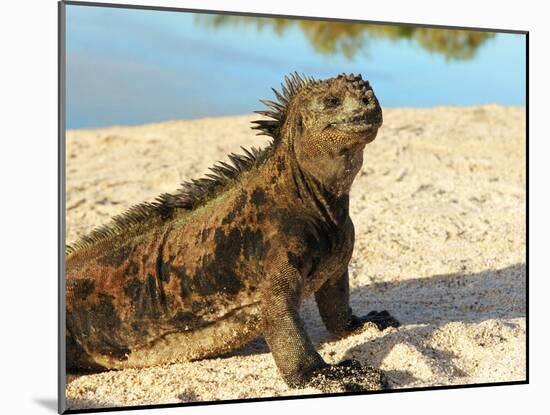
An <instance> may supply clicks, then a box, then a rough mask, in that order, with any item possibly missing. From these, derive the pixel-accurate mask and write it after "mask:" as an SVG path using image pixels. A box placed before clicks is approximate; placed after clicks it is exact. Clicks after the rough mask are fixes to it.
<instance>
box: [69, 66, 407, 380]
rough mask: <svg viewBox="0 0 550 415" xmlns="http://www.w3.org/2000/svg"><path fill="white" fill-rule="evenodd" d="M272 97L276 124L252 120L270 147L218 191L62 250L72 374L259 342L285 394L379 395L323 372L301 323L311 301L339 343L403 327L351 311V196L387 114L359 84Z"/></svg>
mask: <svg viewBox="0 0 550 415" xmlns="http://www.w3.org/2000/svg"><path fill="white" fill-rule="evenodd" d="M276 94H277V96H278V98H279V102H277V103H274V102H266V104H267V105H268V106H270V107H271V108H272V109H273V111H271V112H265V111H262V112H260V113H262V114H264V115H266V116H268V117H271V118H272V119H273V120H271V121H268V120H261V121H257V122H256V123H257V127H256V128H257V129H259V130H260V132H262V133H265V134H268V135H270V136H272V137H273V139H274V141H273V143H272V145H270V146H269V147H268V148H266V149H264V150H263V151H261V152H260V151H255V152H254V153H253V154H251V153H248V156H247V159H246V162H245V161H243V159H240V160H239V159H238V157H237V159H236V160H234V162H235V164H236V165H237V167H236V168H235V167H231V166H229V165H227V164H223V165H220V166H218V168H217V170H215V172H216V173H217V175H218V178H217V179H216V180H217V184H216V183H215V184H212V182H210V184H208V183H207V182H205V181H203V182H202V183H197V184H195V185H189V184H188V185H184V188H183V190H182V191H180V193H178V194H174V195H162V196H161V197H160V198H159V199H158V203H156V204H148V205H147V204H146V205H141V206H142V207H138V208H136V209H134V213H130V214H127V215H128V217H125V218H124V217H123V218H119V219H118V220H116V219H115V222H114V223H113V224H112V225H110V226H107V227H105V228H103V230H100V231H97V232H96V233H94V234H92V235H91V236H89V237H87V238H86V237H85V238H84V239H83V240H82V241H80V242H79V243H77V245H76V246H75V248H68V256H67V264H66V265H67V267H66V268H67V273H66V278H67V293H66V303H67V360H68V364H67V367H68V368H69V369H80V370H82V369H92V370H96V369H101V368H107V369H122V368H129V367H144V366H151V365H158V364H166V363H171V362H177V361H184V360H194V359H201V358H205V357H209V356H216V355H219V354H221V353H225V352H228V351H230V350H233V349H235V348H237V347H239V346H241V345H243V344H245V343H247V342H249V341H250V340H253V339H254V338H256V337H258V336H260V335H263V336H264V337H265V339H266V341H267V343H268V345H269V348H270V350H271V352H272V354H273V357H274V359H275V362H276V364H277V367H278V368H279V371H280V373H281V375H282V376H283V378H284V379H285V381H286V382H287V383H288V384H289V385H291V386H303V385H305V384H308V383H309V384H312V385H316V386H318V387H320V388H321V389H325V390H330V387H328V386H326V385H327V382H329V383H331V384H332V385H333V386H334V384H336V385H339V387H340V388H341V389H343V390H357V389H358V388H361V387H363V388H375V389H377V388H382V387H383V386H384V378H383V375H382V374H381V373H380V372H379V371H377V370H375V369H372V368H361V367H360V366H359V365H358V364H357V363H356V362H350V361H346V362H343V363H342V364H340V365H334V366H331V365H327V364H326V363H325V362H324V361H323V359H322V358H321V356H320V355H319V354H318V353H317V351H316V350H315V348H314V346H313V344H312V343H311V341H310V339H309V337H308V335H307V333H306V331H305V329H304V324H303V322H302V320H301V318H300V315H299V307H300V303H301V301H302V300H303V298H304V297H306V296H308V295H311V294H315V298H316V301H317V304H318V306H319V310H320V314H321V317H322V319H323V321H324V323H325V325H326V327H327V329H328V330H329V331H330V332H332V333H334V334H335V335H337V336H344V335H346V334H348V333H350V332H352V331H353V330H355V329H357V328H359V327H361V325H362V324H363V323H365V322H366V321H374V322H375V323H376V324H377V325H379V327H381V328H383V327H385V326H388V325H392V326H397V324H398V323H397V322H396V320H395V319H393V318H392V317H391V316H390V315H389V314H387V312H382V313H371V314H368V315H367V316H366V317H364V318H359V317H356V316H354V315H353V314H352V312H351V309H350V307H349V283H348V272H347V267H348V263H349V260H350V258H351V255H352V252H353V244H354V228H353V224H352V221H351V219H350V216H349V192H350V188H351V185H352V182H353V179H354V178H355V176H356V174H357V173H358V171H359V169H360V168H361V165H362V162H363V149H364V147H365V145H366V144H367V143H369V142H371V141H372V140H373V139H374V138H375V137H376V134H377V131H378V128H379V127H380V126H381V124H382V111H381V109H380V106H379V104H378V101H377V99H376V97H375V96H374V93H373V92H372V89H371V87H370V85H369V84H368V82H366V81H363V80H362V79H361V77H360V76H358V77H354V76H353V75H350V76H345V75H339V76H338V77H336V78H331V79H328V80H325V81H314V80H312V79H311V78H306V79H303V78H301V77H299V76H298V75H292V76H291V78H287V80H286V85H285V86H283V94H282V95H280V94H278V93H276ZM233 157H234V158H235V156H233ZM224 169H225V170H224ZM237 170H238V172H237ZM241 170H242V171H241ZM224 175H225V177H222V176H224ZM222 179H223V180H222ZM216 180H214V181H216ZM222 182H223V183H222ZM220 183H221V184H220ZM186 186H187V187H186ZM201 186H203V187H205V188H206V190H205V191H203V192H202V193H201V191H202V189H201ZM136 212H137V213H136ZM346 374H347V375H350V376H351V374H354V375H355V377H353V376H352V377H350V376H347V377H346ZM361 376H363V377H368V378H369V379H371V380H370V381H369V382H370V383H369V384H368V385H366V386H365V385H363V386H361V381H360V379H358V378H361ZM319 379H324V380H323V381H320V380H319ZM354 379H355V380H354ZM372 379H375V380H374V381H373V380H372ZM373 382H374V383H373ZM358 385H359V386H358Z"/></svg>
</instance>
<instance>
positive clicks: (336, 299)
mask: <svg viewBox="0 0 550 415" xmlns="http://www.w3.org/2000/svg"><path fill="white" fill-rule="evenodd" d="M315 300H316V301H317V306H318V307H319V314H321V318H322V319H323V323H324V324H325V326H326V327H327V329H328V330H329V331H330V332H331V333H333V334H334V335H336V336H338V337H344V336H346V335H348V334H349V333H351V332H353V331H355V330H357V329H360V328H361V327H362V326H363V325H364V324H365V323H368V322H372V323H374V324H375V325H376V327H378V329H379V330H384V329H385V328H386V327H398V326H399V322H398V321H397V320H396V319H395V318H394V317H393V316H391V315H390V313H388V312H387V311H386V310H384V311H380V312H378V311H371V312H370V313H368V314H367V315H366V316H363V317H357V316H356V315H354V314H353V313H352V311H351V308H350V306H349V276H348V271H347V270H346V272H344V273H343V274H342V275H341V276H340V277H339V278H336V279H329V280H327V281H326V282H325V283H324V284H323V285H322V286H321V288H320V289H319V290H318V291H317V292H316V293H315Z"/></svg>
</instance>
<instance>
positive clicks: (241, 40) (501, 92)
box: [66, 5, 526, 128]
mask: <svg viewBox="0 0 550 415" xmlns="http://www.w3.org/2000/svg"><path fill="white" fill-rule="evenodd" d="M66 16H67V25H66V27H67V38H66V39H67V68H66V70H67V128H83V127H99V126H108V125H114V124H119V125H120V124H126V125H136V124H143V123H147V122H156V121H162V120H168V119H182V118H184V119H191V118H200V117H206V116H220V115H234V114H246V113H250V112H252V111H253V110H256V109H260V108H261V107H262V105H261V104H260V103H259V102H258V99H259V98H271V97H272V92H271V89H270V88H271V87H272V86H274V87H277V86H278V85H279V84H280V82H281V80H282V78H283V77H284V75H285V74H288V73H290V72H292V71H295V70H296V71H298V72H300V73H304V74H306V75H311V76H314V77H316V78H325V77H332V76H334V75H336V74H338V73H340V72H347V73H350V72H354V73H361V74H363V76H364V77H366V78H367V79H369V80H370V81H371V83H372V85H373V87H374V90H375V92H376V94H377V96H378V98H379V100H380V102H381V103H382V105H383V106H386V107H430V106H433V105H473V104H485V103H498V104H507V105H525V82H526V74H525V36H524V35H518V34H497V35H496V36H495V37H494V38H491V39H489V40H487V41H486V42H485V43H484V44H482V45H481V46H480V47H479V49H478V50H477V51H476V55H475V57H474V58H473V59H471V60H463V61H456V60H448V59H446V58H445V57H444V56H442V55H440V54H437V53H433V52H429V51H427V50H425V49H423V48H422V47H420V46H419V45H418V44H417V43H415V42H413V41H411V40H400V41H390V40H387V39H369V42H368V49H367V51H366V52H361V53H359V54H357V55H355V57H354V58H353V59H352V60H349V59H348V58H346V57H345V56H343V55H341V54H335V55H326V54H320V53H319V52H317V51H316V50H315V49H314V47H313V46H312V45H311V44H310V42H309V41H308V40H307V39H306V38H305V36H304V35H303V34H302V32H301V31H300V29H299V28H298V27H297V26H293V27H291V28H289V29H288V30H286V31H284V33H282V34H280V35H279V34H276V33H275V32H274V31H273V30H272V29H271V28H269V27H264V28H262V29H261V30H258V28H257V27H256V26H255V25H239V26H231V25H230V26H223V27H218V28H214V27H209V26H208V25H204V24H200V22H197V16H196V15H193V14H189V13H176V12H166V11H151V10H130V9H114V8H101V7H89V6H76V5H69V6H67V14H66Z"/></svg>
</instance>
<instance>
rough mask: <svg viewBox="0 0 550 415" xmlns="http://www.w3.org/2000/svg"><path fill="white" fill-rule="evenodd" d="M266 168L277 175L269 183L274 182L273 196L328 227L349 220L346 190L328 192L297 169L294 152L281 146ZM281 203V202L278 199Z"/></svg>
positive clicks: (302, 170)
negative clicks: (311, 215) (283, 198)
mask: <svg viewBox="0 0 550 415" xmlns="http://www.w3.org/2000/svg"><path fill="white" fill-rule="evenodd" d="M269 164H271V167H268V169H269V170H270V171H273V168H275V171H276V172H277V173H278V175H276V176H275V178H274V179H273V178H272V179H271V180H272V182H274V183H273V184H274V192H275V193H274V194H275V195H278V194H279V195H283V194H284V195H285V199H286V201H287V203H289V205H291V206H295V207H298V208H301V209H300V210H303V211H304V212H308V214H313V215H314V216H315V219H317V220H320V221H321V222H325V223H326V224H328V225H330V226H340V225H343V224H344V223H345V222H346V220H347V219H348V217H349V189H341V190H342V191H341V192H339V193H336V192H334V191H331V189H329V188H328V186H325V185H324V184H323V183H321V182H320V181H319V180H318V179H316V178H315V177H313V176H312V175H310V174H308V172H307V171H305V170H304V169H303V168H301V167H300V165H299V163H298V161H297V160H296V157H295V156H294V153H293V151H291V150H290V151H289V148H288V147H286V148H285V146H283V145H281V146H279V148H277V149H275V151H274V153H273V154H272V156H271V157H270V161H269ZM281 199H282V198H281Z"/></svg>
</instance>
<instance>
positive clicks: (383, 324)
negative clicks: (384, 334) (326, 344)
mask: <svg viewBox="0 0 550 415" xmlns="http://www.w3.org/2000/svg"><path fill="white" fill-rule="evenodd" d="M367 323H373V324H374V325H375V326H376V328H377V329H378V330H384V329H386V328H388V327H399V326H400V325H401V324H400V323H399V321H397V319H396V318H395V317H393V316H392V315H391V314H390V313H388V312H387V311H386V310H383V311H380V312H378V311H371V312H370V313H368V314H367V315H366V316H363V317H357V316H354V315H353V316H351V321H350V324H349V326H348V330H349V332H352V331H355V330H358V329H360V328H362V327H363V326H364V325H365V324H367Z"/></svg>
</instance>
